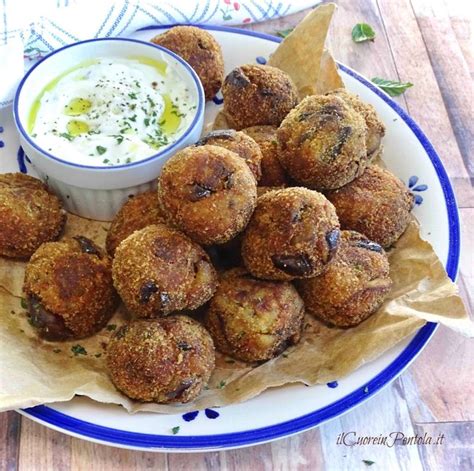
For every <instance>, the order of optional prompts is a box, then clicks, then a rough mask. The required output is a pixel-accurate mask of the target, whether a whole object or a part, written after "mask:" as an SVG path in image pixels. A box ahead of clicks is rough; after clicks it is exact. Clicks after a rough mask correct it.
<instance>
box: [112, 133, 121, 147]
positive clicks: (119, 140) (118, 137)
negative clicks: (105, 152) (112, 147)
mask: <svg viewBox="0 0 474 471" xmlns="http://www.w3.org/2000/svg"><path fill="white" fill-rule="evenodd" d="M110 137H113V138H114V139H115V140H116V141H117V144H119V145H120V144H122V142H123V136H122V135H121V134H111V135H110Z"/></svg>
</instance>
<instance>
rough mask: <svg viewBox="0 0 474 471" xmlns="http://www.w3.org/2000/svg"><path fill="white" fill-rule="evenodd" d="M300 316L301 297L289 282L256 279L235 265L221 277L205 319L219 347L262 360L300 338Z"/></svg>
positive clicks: (301, 311) (244, 359)
mask: <svg viewBox="0 0 474 471" xmlns="http://www.w3.org/2000/svg"><path fill="white" fill-rule="evenodd" d="M303 317H304V305H303V301H302V300H301V298H300V296H299V295H298V293H297V291H296V289H295V288H294V286H293V285H292V284H291V283H288V282H282V281H264V280H259V279H256V278H254V277H252V275H250V274H249V273H248V272H247V270H246V269H245V268H235V269H233V270H230V271H228V272H226V273H225V274H224V275H223V277H222V278H221V282H220V285H219V288H218V290H217V292H216V295H215V296H214V297H213V298H212V301H211V303H210V306H209V310H208V311H207V314H206V321H205V323H206V327H207V328H208V330H209V332H210V334H211V336H212V338H213V340H214V343H215V345H216V348H217V349H218V350H219V351H221V352H223V353H226V354H228V355H231V356H233V357H235V358H237V359H239V360H242V361H262V360H263V361H264V360H269V359H271V358H274V357H275V356H277V355H279V354H280V353H282V352H283V351H284V350H285V349H286V348H287V347H288V346H290V345H295V344H296V343H298V342H299V340H300V338H301V328H302V323H303Z"/></svg>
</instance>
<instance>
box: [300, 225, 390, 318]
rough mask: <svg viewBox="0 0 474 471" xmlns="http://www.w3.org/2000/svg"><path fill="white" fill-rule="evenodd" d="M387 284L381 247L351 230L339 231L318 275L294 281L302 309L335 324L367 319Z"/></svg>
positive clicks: (386, 260)
mask: <svg viewBox="0 0 474 471" xmlns="http://www.w3.org/2000/svg"><path fill="white" fill-rule="evenodd" d="M391 286H392V280H391V279H390V276H389V265H388V258H387V254H386V253H385V251H384V249H383V248H382V247H381V246H380V245H379V244H377V243H375V242H372V241H370V240H369V239H367V237H365V236H363V235H362V234H359V233H358V232H355V231H342V232H341V245H340V247H339V250H338V252H337V255H336V257H335V258H334V261H333V263H331V264H330V265H329V267H328V269H327V270H326V271H325V272H324V273H323V274H322V275H319V276H317V277H315V278H309V279H306V280H298V281H297V289H298V291H299V293H300V294H301V297H302V298H303V300H304V304H305V307H306V311H307V312H308V313H310V314H312V315H313V316H314V317H317V318H319V319H321V320H322V321H324V322H326V323H327V324H330V325H332V326H337V327H353V326H355V325H357V324H360V323H361V322H362V321H364V320H365V319H367V318H368V317H369V316H370V315H371V314H373V313H374V312H375V311H376V310H377V309H378V308H379V307H380V306H381V304H382V303H383V301H384V300H385V298H386V297H387V295H388V293H389V291H390V288H391Z"/></svg>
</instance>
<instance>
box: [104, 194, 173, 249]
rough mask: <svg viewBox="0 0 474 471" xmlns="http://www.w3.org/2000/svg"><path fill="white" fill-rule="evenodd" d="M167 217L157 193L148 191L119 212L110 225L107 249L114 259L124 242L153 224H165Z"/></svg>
mask: <svg viewBox="0 0 474 471" xmlns="http://www.w3.org/2000/svg"><path fill="white" fill-rule="evenodd" d="M165 222H166V221H165V217H164V216H163V214H162V211H161V208H160V206H159V204H158V197H157V195H156V191H147V192H145V193H142V194H141V195H135V196H133V197H131V198H130V199H129V200H128V201H127V202H126V203H125V204H124V205H123V206H122V207H121V208H120V210H119V212H118V213H117V215H116V216H115V218H114V220H113V221H112V224H111V225H110V229H109V232H108V233H107V239H106V241H105V247H106V248H107V252H108V253H109V254H110V255H111V256H112V257H113V256H114V253H115V249H116V248H117V247H118V246H119V244H120V242H122V240H124V239H126V238H127V237H128V236H129V235H130V234H132V233H133V232H135V231H138V230H139V229H143V228H144V227H146V226H150V225H151V224H164V223H165Z"/></svg>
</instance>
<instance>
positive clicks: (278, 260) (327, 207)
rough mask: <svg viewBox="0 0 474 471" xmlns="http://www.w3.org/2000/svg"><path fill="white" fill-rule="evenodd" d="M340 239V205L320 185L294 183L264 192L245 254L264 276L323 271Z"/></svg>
mask: <svg viewBox="0 0 474 471" xmlns="http://www.w3.org/2000/svg"><path fill="white" fill-rule="evenodd" d="M338 245H339V221H338V219H337V216H336V211H335V209H334V206H333V205H332V204H331V203H330V202H329V201H328V200H327V199H326V198H325V197H324V195H322V194H321V193H318V192H317V191H313V190H308V189H307V188H300V187H290V188H285V189H282V190H274V191H270V192H268V193H265V194H264V195H262V196H260V197H259V198H258V202H257V208H256V209H255V212H254V214H253V216H252V219H251V220H250V223H249V225H248V227H247V229H246V231H245V232H244V239H243V242H242V258H243V261H244V264H245V266H246V267H247V269H248V270H249V271H250V273H252V275H254V276H256V277H258V278H264V279H270V280H293V279H296V278H310V277H313V276H317V275H319V274H320V273H322V272H323V271H324V270H325V269H326V267H327V265H328V264H329V263H330V262H331V260H332V259H333V257H334V255H335V254H336V252H337V248H338Z"/></svg>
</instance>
